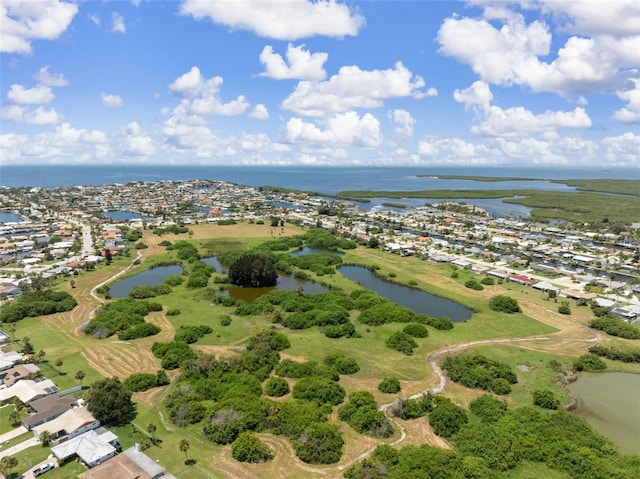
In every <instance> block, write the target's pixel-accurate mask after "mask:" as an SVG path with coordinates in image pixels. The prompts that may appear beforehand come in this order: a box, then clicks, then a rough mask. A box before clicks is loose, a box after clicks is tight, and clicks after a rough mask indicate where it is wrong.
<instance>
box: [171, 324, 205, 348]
mask: <svg viewBox="0 0 640 479" xmlns="http://www.w3.org/2000/svg"><path fill="white" fill-rule="evenodd" d="M212 332H213V329H211V328H210V327H209V326H207V325H204V324H203V325H200V326H180V328H179V329H178V331H176V334H175V335H174V336H173V340H174V341H183V342H185V343H187V344H192V343H195V342H196V341H197V340H198V339H200V338H202V337H203V336H206V335H207V334H209V333H212Z"/></svg>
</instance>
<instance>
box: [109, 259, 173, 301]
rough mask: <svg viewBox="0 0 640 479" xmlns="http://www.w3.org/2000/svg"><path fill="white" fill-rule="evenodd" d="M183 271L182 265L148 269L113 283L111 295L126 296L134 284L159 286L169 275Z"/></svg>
mask: <svg viewBox="0 0 640 479" xmlns="http://www.w3.org/2000/svg"><path fill="white" fill-rule="evenodd" d="M181 273H182V266H179V265H177V264H176V265H171V266H158V267H157V268H153V269H148V270H146V271H143V272H141V273H138V274H136V275H133V276H129V277H127V278H124V279H123V280H121V281H118V282H117V283H115V284H113V285H112V286H111V287H110V288H109V295H110V296H111V297H112V298H124V297H125V296H128V295H129V291H131V288H133V287H134V286H143V285H144V286H157V285H159V284H162V282H163V281H164V280H165V278H166V277H167V276H172V275H175V274H181Z"/></svg>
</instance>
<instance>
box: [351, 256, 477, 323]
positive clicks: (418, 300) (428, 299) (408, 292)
mask: <svg viewBox="0 0 640 479" xmlns="http://www.w3.org/2000/svg"><path fill="white" fill-rule="evenodd" d="M340 273H342V274H343V275H345V276H346V277H347V278H349V279H350V280H351V281H356V282H358V283H360V284H361V285H362V286H364V287H365V288H367V289H370V290H373V291H375V292H376V293H378V294H379V295H380V296H383V297H385V298H387V299H390V300H391V301H393V302H394V303H397V304H399V305H400V306H405V307H407V308H409V309H411V310H413V311H415V312H416V313H425V314H428V315H429V316H432V317H434V318H439V317H440V316H448V317H449V318H451V320H452V321H455V322H461V321H466V320H468V319H470V318H471V315H472V314H473V311H472V310H471V309H469V308H467V307H465V306H463V305H461V304H460V303H456V302H455V301H452V300H450V299H446V298H441V297H440V296H436V295H433V294H430V293H427V292H425V291H421V290H419V289H416V288H410V287H408V286H402V285H400V284H395V283H392V282H390V281H386V280H384V279H382V278H378V277H377V276H376V275H374V274H373V273H372V272H371V271H369V270H368V269H367V268H363V267H362V266H341V267H340Z"/></svg>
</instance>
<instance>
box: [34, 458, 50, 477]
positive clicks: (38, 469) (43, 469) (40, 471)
mask: <svg viewBox="0 0 640 479" xmlns="http://www.w3.org/2000/svg"><path fill="white" fill-rule="evenodd" d="M54 467H56V465H55V464H54V463H53V462H47V463H46V464H41V465H40V466H38V467H36V468H35V469H34V470H33V477H38V476H41V475H42V474H44V473H45V472H47V471H50V470H51V469H53V468H54Z"/></svg>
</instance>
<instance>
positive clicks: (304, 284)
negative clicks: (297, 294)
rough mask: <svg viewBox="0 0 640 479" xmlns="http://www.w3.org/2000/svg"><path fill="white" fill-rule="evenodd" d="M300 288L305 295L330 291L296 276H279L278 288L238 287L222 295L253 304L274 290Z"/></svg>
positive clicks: (296, 289) (232, 287) (223, 292)
mask: <svg viewBox="0 0 640 479" xmlns="http://www.w3.org/2000/svg"><path fill="white" fill-rule="evenodd" d="M299 288H302V293H303V294H316V293H325V292H327V291H329V288H327V287H325V286H322V285H321V284H320V283H316V282H314V281H308V280H305V279H300V278H296V277H294V276H289V275H284V274H278V284H277V286H271V287H268V288H240V287H238V286H231V287H230V288H228V289H226V290H224V291H222V294H225V295H228V296H231V297H232V298H235V299H239V300H242V301H245V302H247V303H251V302H253V301H255V300H256V299H258V298H259V297H260V296H262V295H263V294H267V293H268V292H269V291H271V290H273V289H279V290H282V291H298V289H299Z"/></svg>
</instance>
